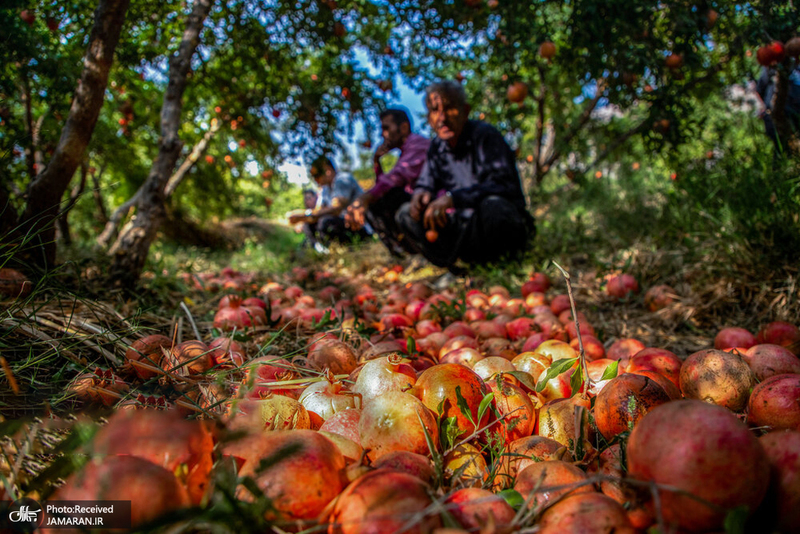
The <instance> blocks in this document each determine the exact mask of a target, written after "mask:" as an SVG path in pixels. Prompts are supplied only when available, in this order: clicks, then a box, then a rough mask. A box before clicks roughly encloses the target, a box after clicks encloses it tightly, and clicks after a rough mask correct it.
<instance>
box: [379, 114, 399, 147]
mask: <svg viewBox="0 0 800 534" xmlns="http://www.w3.org/2000/svg"><path fill="white" fill-rule="evenodd" d="M381 135H382V136H383V144H385V145H386V146H387V147H389V148H400V147H401V146H402V144H403V131H402V129H401V128H400V126H399V125H398V124H397V123H396V122H394V119H393V118H392V117H391V116H386V117H384V118H382V119H381Z"/></svg>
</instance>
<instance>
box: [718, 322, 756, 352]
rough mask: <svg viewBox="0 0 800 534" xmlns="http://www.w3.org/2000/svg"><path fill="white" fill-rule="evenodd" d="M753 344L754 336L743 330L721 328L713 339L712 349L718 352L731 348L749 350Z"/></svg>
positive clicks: (754, 342)
mask: <svg viewBox="0 0 800 534" xmlns="http://www.w3.org/2000/svg"><path fill="white" fill-rule="evenodd" d="M755 344H756V336H754V335H753V334H751V333H750V332H748V331H747V330H745V329H744V328H737V327H728V328H723V329H722V330H720V331H719V333H718V334H717V335H716V337H715V338H714V348H715V349H718V350H722V349H729V348H733V347H742V348H744V349H749V348H750V347H752V346H753V345H755Z"/></svg>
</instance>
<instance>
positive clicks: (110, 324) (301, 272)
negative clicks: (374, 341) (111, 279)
mask: <svg viewBox="0 0 800 534" xmlns="http://www.w3.org/2000/svg"><path fill="white" fill-rule="evenodd" d="M270 231H276V230H275V229H272V230H270ZM242 242H243V243H244V244H243V246H244V247H247V246H248V245H247V240H246V239H243V241H242ZM287 242H288V241H287ZM259 250H261V249H258V248H253V249H252V250H251V252H250V253H249V255H253V254H258V253H259V252H258V251H259ZM698 251H702V252H698ZM734 257H735V255H734ZM730 258H731V254H730V253H729V251H727V250H723V249H721V248H718V247H716V246H714V245H710V244H702V246H698V244H697V243H689V244H688V245H687V246H685V247H673V248H672V249H670V250H658V249H657V247H656V246H655V244H654V243H653V242H649V241H645V242H638V243H636V244H635V245H633V246H629V247H623V248H617V249H614V250H610V251H609V252H605V253H604V252H595V253H592V254H587V253H584V252H581V251H573V252H560V253H558V254H556V253H551V252H548V250H547V249H546V247H544V246H543V245H542V244H541V243H538V244H535V245H534V248H533V249H532V250H530V251H528V253H527V254H526V256H525V258H524V259H522V260H521V261H517V262H508V263H505V264H493V265H488V266H481V267H476V268H474V269H472V270H471V271H470V273H469V275H467V276H460V277H451V276H447V275H446V271H445V270H443V269H439V268H436V267H433V266H431V265H429V264H427V263H425V262H424V261H421V260H420V258H407V259H404V260H401V261H398V260H395V259H393V258H392V257H391V256H389V254H388V253H387V252H386V251H385V249H384V248H383V247H382V246H381V245H380V244H379V243H377V242H369V243H363V244H360V245H358V246H356V247H355V248H349V249H348V248H340V247H334V248H333V249H332V250H331V253H330V254H328V255H322V256H320V255H311V254H309V253H305V254H297V253H290V254H288V255H287V256H286V260H285V261H283V262H282V263H280V264H281V265H282V267H283V268H282V269H281V271H279V272H274V273H272V274H270V273H267V272H264V271H259V272H252V273H249V274H248V275H247V276H245V277H244V282H243V285H242V286H236V287H233V286H231V288H230V289H226V288H224V287H222V288H216V290H203V289H199V288H198V287H196V286H195V284H194V282H193V280H194V279H193V278H191V276H190V273H189V272H186V271H187V270H188V269H189V267H187V266H185V265H184V266H180V265H173V267H170V268H166V267H165V266H164V265H163V264H160V263H156V264H155V265H157V266H158V270H156V269H154V270H151V271H149V272H147V273H145V276H144V278H143V284H142V287H141V288H140V290H139V291H138V293H127V292H121V291H109V290H107V289H104V288H103V284H102V278H101V277H100V276H99V273H98V267H97V266H95V265H92V264H85V266H83V267H82V268H81V269H80V270H78V269H76V270H75V272H77V273H80V276H67V275H64V276H63V277H62V278H63V279H59V278H56V279H54V280H53V285H51V286H49V287H39V288H37V291H35V292H34V293H33V294H32V295H31V296H30V297H29V298H27V299H25V300H22V301H18V302H10V303H9V302H7V303H5V304H4V306H7V307H6V308H5V310H4V316H3V319H2V330H0V344H2V345H1V346H2V354H3V356H4V358H5V360H6V362H7V365H6V367H5V376H6V377H8V376H12V377H14V379H13V380H12V381H9V380H8V379H4V380H2V381H0V414H2V416H3V419H2V423H0V434H2V435H8V436H14V439H11V440H7V441H6V442H4V444H3V445H2V447H3V456H2V457H0V474H1V475H2V476H3V477H5V480H7V481H9V482H10V483H12V484H14V485H15V487H17V488H20V489H24V490H25V491H27V492H33V495H39V494H47V493H48V492H49V491H50V490H51V489H52V483H53V482H54V481H57V480H59V479H61V478H63V475H64V473H66V472H69V470H70V465H71V464H70V460H69V458H70V457H71V452H73V451H74V450H76V448H77V447H80V446H81V445H82V444H83V442H84V441H85V439H88V438H86V436H83V437H80V436H79V437H76V436H75V434H74V433H72V434H70V429H73V428H75V424H76V422H84V421H85V420H86V418H85V417H84V416H83V415H78V416H77V417H76V415H75V414H81V413H86V414H89V416H90V418H91V419H93V420H98V418H102V417H106V416H107V415H108V414H109V410H110V409H111V408H110V406H108V405H113V404H115V403H119V402H121V401H124V400H126V399H135V400H136V402H144V403H158V402H160V401H162V400H163V401H165V402H177V403H178V404H179V406H182V407H183V408H184V409H185V410H186V411H187V413H194V414H196V415H201V416H202V415H203V414H204V413H205V414H210V413H211V412H214V411H215V409H216V408H218V407H219V403H218V401H217V393H218V391H219V390H218V389H215V388H216V387H217V386H219V384H224V383H225V382H226V381H228V379H229V378H231V375H230V374H224V373H223V374H221V375H219V376H217V377H216V378H214V379H212V380H209V381H207V382H204V383H199V381H196V380H193V379H191V378H190V377H179V378H176V379H173V378H168V379H165V378H164V377H161V378H157V379H151V380H150V381H147V382H145V383H141V382H137V381H136V380H133V381H132V383H131V384H127V385H125V386H124V387H123V388H117V386H116V384H115V380H116V378H109V377H108V376H103V373H106V374H107V373H108V371H109V370H115V372H116V371H119V370H121V369H122V368H123V365H122V362H123V361H124V355H125V352H126V350H127V349H128V347H129V346H130V344H131V343H132V341H133V340H136V339H138V338H140V337H142V336H143V335H145V334H150V333H160V334H164V335H166V336H168V337H170V338H171V339H173V340H175V342H176V343H179V342H181V341H185V340H190V339H197V338H198V337H199V338H201V339H203V340H205V341H209V340H210V339H211V338H212V326H213V325H212V321H213V317H214V314H215V312H216V310H217V307H218V302H219V300H220V298H221V296H222V295H224V294H226V293H228V292H230V290H233V291H235V292H238V293H239V294H241V295H242V296H244V297H249V296H257V295H258V291H259V288H261V287H263V285H264V284H266V283H268V282H278V283H280V284H281V285H282V286H283V287H284V288H285V287H288V286H290V285H295V284H296V285H300V286H301V287H302V288H303V289H304V291H306V292H307V293H308V294H310V295H319V292H320V290H322V289H323V288H324V287H325V286H327V285H330V284H331V283H332V282H335V283H336V285H339V286H340V287H341V288H342V289H344V291H345V294H349V295H350V296H352V295H353V294H354V293H355V291H356V290H357V289H358V288H359V287H360V286H362V285H365V284H366V285H369V286H371V287H372V288H373V290H374V293H375V296H376V301H377V304H378V305H379V306H378V307H380V305H381V303H382V302H383V300H384V299H385V298H386V296H387V294H388V293H390V292H391V291H392V290H393V289H396V288H397V287H402V286H407V285H410V284H413V283H416V282H422V283H424V284H428V285H430V286H431V287H435V288H436V291H443V290H446V289H449V290H450V292H451V293H452V294H454V295H456V296H458V295H463V294H464V293H465V292H466V291H468V290H469V289H473V288H474V289H481V290H483V291H488V290H489V289H490V288H491V287H493V286H498V285H500V286H503V287H505V288H506V289H507V290H508V291H509V292H510V294H511V296H520V287H521V286H522V284H523V283H524V282H525V281H526V280H527V277H528V275H529V274H530V273H531V272H533V271H539V272H544V273H546V274H547V275H548V276H549V277H550V279H551V280H552V282H553V287H552V288H551V289H550V290H549V292H548V296H550V297H552V296H553V295H555V294H560V293H566V292H567V289H566V283H565V280H564V279H563V277H562V276H561V274H560V271H559V270H558V269H557V268H556V267H555V265H554V264H553V262H557V263H558V264H559V265H561V266H562V267H564V268H565V269H566V270H567V271H568V272H569V273H570V275H571V284H572V289H573V292H574V299H575V304H576V307H577V309H578V310H579V311H581V312H583V313H584V314H585V315H586V317H587V318H588V320H589V321H590V322H591V324H592V325H593V326H594V329H595V331H596V334H597V337H598V338H599V339H600V340H601V341H602V342H603V343H604V345H605V346H606V347H608V346H610V345H611V344H612V343H614V342H615V341H616V340H618V339H623V338H636V339H638V340H639V341H641V342H642V343H643V344H644V345H645V346H654V347H661V348H665V349H668V350H670V351H672V352H674V353H675V354H677V355H678V356H679V357H680V358H682V359H685V358H686V357H687V356H688V355H689V354H691V353H693V352H695V351H698V350H701V349H704V348H710V347H712V346H713V340H714V336H715V335H716V333H717V332H718V331H719V330H720V329H722V328H724V327H727V326H738V327H742V328H746V329H747V330H749V331H750V332H753V333H755V332H757V331H758V329H759V328H760V327H761V326H762V325H764V324H766V323H767V322H769V321H774V320H784V321H788V322H791V323H793V324H798V323H800V301H798V298H799V297H798V288H797V281H798V268H797V266H791V265H773V266H772V268H771V269H769V270H760V269H759V268H758V267H756V266H757V265H758V264H759V263H758V262H757V261H753V259H752V258H748V257H747V256H746V255H742V256H741V260H742V261H740V262H734V261H731V259H730ZM191 265H192V267H191V270H192V272H191V274H192V275H202V274H203V271H202V270H201V269H202V267H198V266H200V265H202V266H204V267H206V268H208V269H209V270H212V271H214V274H219V268H220V267H222V266H223V264H221V263H219V262H216V263H215V262H205V263H204V262H203V261H198V260H197V258H195V259H194V260H193V261H192V264H191ZM395 266H399V267H398V268H396V269H392V268H393V267H395ZM180 272H184V273H185V274H184V275H179V273H180ZM623 272H624V273H628V274H632V275H633V276H635V278H636V279H637V280H638V282H639V285H640V287H641V291H640V292H639V293H638V294H635V295H632V296H630V297H629V298H627V299H624V300H622V301H619V300H617V299H613V298H611V297H610V296H609V295H608V294H607V292H606V290H605V285H606V280H607V279H608V277H609V276H611V275H614V274H618V273H623ZM390 273H391V274H390ZM395 273H396V275H395ZM443 282H447V286H446V287H445V286H443V285H442V283H443ZM658 284H668V285H670V286H671V287H673V288H674V289H675V293H676V295H677V298H676V300H675V302H673V304H671V305H670V306H668V307H666V308H664V309H662V310H660V311H657V312H651V311H649V310H648V309H647V308H646V306H645V303H644V298H643V295H644V293H645V291H646V290H647V289H648V288H649V287H651V286H654V285H658ZM211 285H213V284H208V287H210V286H211ZM320 331H331V332H333V333H334V334H336V335H340V336H347V339H348V341H350V342H351V343H352V344H353V345H356V346H360V347H364V346H365V345H368V344H369V343H370V342H369V340H368V336H365V335H364V336H360V337H359V336H356V335H353V334H351V333H345V332H344V330H343V329H342V325H341V323H340V322H337V321H336V320H332V321H330V322H327V323H326V324H324V325H322V326H320V325H308V324H301V323H300V322H299V321H295V322H289V324H280V325H277V324H276V325H265V326H259V327H256V328H251V329H246V331H245V332H243V334H245V336H244V338H243V340H244V344H245V346H246V347H247V352H248V354H250V357H253V355H256V356H282V357H288V358H290V359H292V360H293V361H294V360H295V359H297V358H301V359H302V358H304V357H305V355H306V354H307V351H308V343H309V340H310V338H311V337H312V336H313V335H314V334H316V333H318V332H320ZM98 369H99V371H98ZM98 372H100V373H101V374H100V375H98V374H97V373H98ZM93 373H94V376H92V374H93ZM318 376H319V373H318V372H317V371H311V370H310V371H309V375H308V377H315V378H316V377H318ZM81 377H82V380H83V381H84V382H86V381H87V380H88V382H90V386H89V389H88V390H87V389H85V388H84V389H83V390H80V388H76V384H78V382H79V381H76V378H79V379H81ZM126 380H127V379H126ZM195 386H197V388H196V389H197V390H199V393H197V395H195V396H194V397H192V398H191V399H190V398H189V397H188V396H187V393H186V392H187V390H188V389H192V388H195ZM76 391H79V393H78V394H76ZM87 391H88V395H87ZM109 392H110V393H109ZM104 394H105V397H104ZM140 394H141V395H140ZM79 397H80V398H82V399H84V401H80V400H79ZM90 397H94V399H95V401H96V402H95V403H94V404H92V403H91V402H90V403H88V404H87V403H86V402H85V400H86V399H90ZM206 409H207V410H206ZM84 410H85V411H84ZM87 435H91V433H89V434H87ZM66 436H69V438H68V439H65V437H66ZM54 451H55V454H54Z"/></svg>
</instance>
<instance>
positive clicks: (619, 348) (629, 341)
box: [606, 338, 645, 369]
mask: <svg viewBox="0 0 800 534" xmlns="http://www.w3.org/2000/svg"><path fill="white" fill-rule="evenodd" d="M644 348H645V347H644V343H642V342H641V341H639V340H638V339H633V338H622V339H618V340H616V341H615V342H614V343H612V344H611V346H610V347H608V350H606V358H608V359H610V360H619V363H620V365H621V366H622V368H623V369H625V368H627V367H628V362H629V361H630V359H631V358H632V357H633V356H634V355H635V354H637V353H638V352H639V351H641V350H644Z"/></svg>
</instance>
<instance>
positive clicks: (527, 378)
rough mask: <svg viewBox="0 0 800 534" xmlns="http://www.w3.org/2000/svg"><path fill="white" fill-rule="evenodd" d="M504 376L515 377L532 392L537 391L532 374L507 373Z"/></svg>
mask: <svg viewBox="0 0 800 534" xmlns="http://www.w3.org/2000/svg"><path fill="white" fill-rule="evenodd" d="M504 374H507V375H511V376H513V377H514V378H516V379H517V380H519V383H520V384H522V385H523V386H525V387H526V388H528V389H530V390H531V391H533V390H535V389H536V382H535V381H534V380H533V377H532V376H531V374H530V373H526V372H525V371H507V372H505V373H504Z"/></svg>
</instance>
